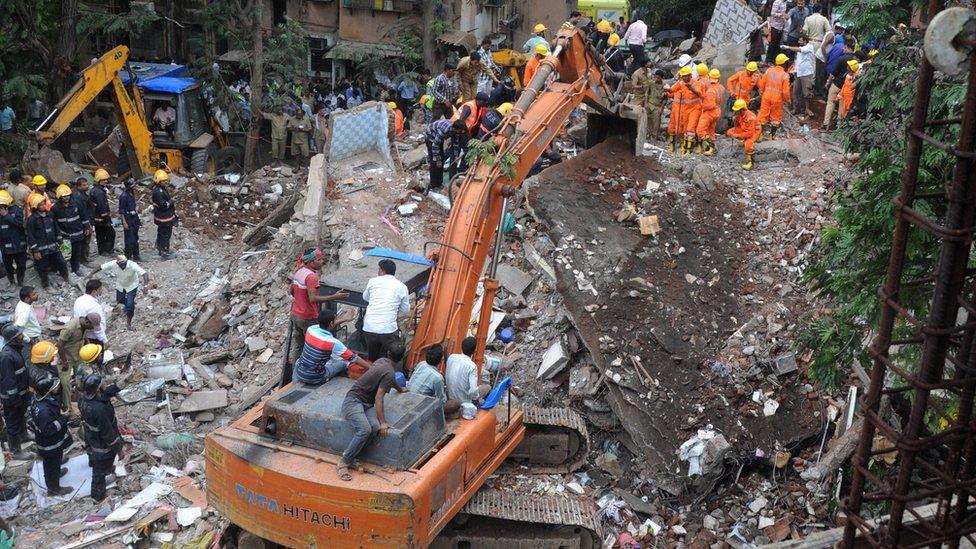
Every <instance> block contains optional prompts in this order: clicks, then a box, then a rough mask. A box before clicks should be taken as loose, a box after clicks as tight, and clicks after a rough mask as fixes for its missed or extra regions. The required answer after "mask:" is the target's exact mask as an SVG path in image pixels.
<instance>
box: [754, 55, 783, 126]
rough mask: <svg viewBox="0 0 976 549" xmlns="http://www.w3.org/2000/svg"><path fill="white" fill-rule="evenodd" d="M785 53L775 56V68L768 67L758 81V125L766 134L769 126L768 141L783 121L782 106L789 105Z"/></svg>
mask: <svg viewBox="0 0 976 549" xmlns="http://www.w3.org/2000/svg"><path fill="white" fill-rule="evenodd" d="M787 61H789V58H788V57H786V54H785V53H781V54H779V55H777V56H776V66H775V67H769V68H768V69H766V72H764V73H763V75H762V78H760V79H759V92H760V93H761V94H762V99H761V102H760V106H759V124H760V125H762V126H763V133H764V134H765V133H766V127H767V124H768V125H769V139H771V140H772V139H776V132H777V131H779V125H780V123H782V121H783V105H784V104H785V103H790V102H791V98H790V75H789V74H786V67H785V65H786V62H787Z"/></svg>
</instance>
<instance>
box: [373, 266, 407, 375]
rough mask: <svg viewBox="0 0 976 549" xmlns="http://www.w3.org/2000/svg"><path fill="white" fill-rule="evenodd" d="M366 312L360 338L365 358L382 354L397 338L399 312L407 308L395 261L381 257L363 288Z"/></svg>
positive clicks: (405, 290) (398, 334)
mask: <svg viewBox="0 0 976 549" xmlns="http://www.w3.org/2000/svg"><path fill="white" fill-rule="evenodd" d="M363 301H365V302H366V304H367V305H366V312H365V314H364V315H363V340H364V341H365V342H366V352H367V354H368V358H369V360H376V359H378V358H380V357H382V356H385V355H386V350H387V349H388V348H389V346H390V345H391V344H392V343H393V342H395V341H399V340H400V326H399V325H398V323H397V318H398V317H399V315H402V314H406V313H407V312H409V311H410V292H409V291H408V290H407V286H406V284H404V283H403V282H400V281H399V280H397V278H396V263H394V262H393V260H391V259H381V260H380V263H379V268H378V269H377V273H376V276H374V277H373V278H370V279H369V281H368V282H366V289H365V290H363Z"/></svg>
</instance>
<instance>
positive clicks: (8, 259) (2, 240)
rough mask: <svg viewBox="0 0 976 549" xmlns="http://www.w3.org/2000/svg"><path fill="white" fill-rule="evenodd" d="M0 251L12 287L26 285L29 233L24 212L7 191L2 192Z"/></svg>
mask: <svg viewBox="0 0 976 549" xmlns="http://www.w3.org/2000/svg"><path fill="white" fill-rule="evenodd" d="M0 250H2V252H3V266H4V268H5V269H6V271H7V281H8V282H10V285H11V286H13V285H14V284H16V285H17V286H23V285H24V273H25V272H26V271H27V233H26V232H25V231H24V212H23V210H22V209H21V207H20V206H19V205H17V203H16V202H15V201H14V197H13V196H11V195H10V193H8V192H7V191H0Z"/></svg>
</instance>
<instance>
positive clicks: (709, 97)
mask: <svg viewBox="0 0 976 549" xmlns="http://www.w3.org/2000/svg"><path fill="white" fill-rule="evenodd" d="M721 77H722V73H721V72H719V70H718V69H712V70H711V71H709V73H708V79H707V80H705V79H702V80H699V82H698V89H699V90H700V91H701V94H702V102H701V106H702V107H701V109H702V110H701V116H700V117H699V118H698V128H697V129H696V130H695V133H696V135H697V136H698V140H699V142H700V143H701V145H702V149H703V154H704V155H705V156H713V155H714V154H715V150H716V149H715V126H716V125H717V124H718V119H719V118H720V117H721V116H722V99H724V98H725V88H723V87H722V85H721V84H719V78H721Z"/></svg>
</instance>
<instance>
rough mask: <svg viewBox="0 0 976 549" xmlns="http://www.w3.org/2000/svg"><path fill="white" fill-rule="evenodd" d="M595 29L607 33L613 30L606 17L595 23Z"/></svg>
mask: <svg viewBox="0 0 976 549" xmlns="http://www.w3.org/2000/svg"><path fill="white" fill-rule="evenodd" d="M596 30H598V31H599V32H607V33H609V32H610V31H612V30H613V27H612V26H611V25H610V21H607V20H606V19H601V20H600V22H599V23H597V24H596Z"/></svg>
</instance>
